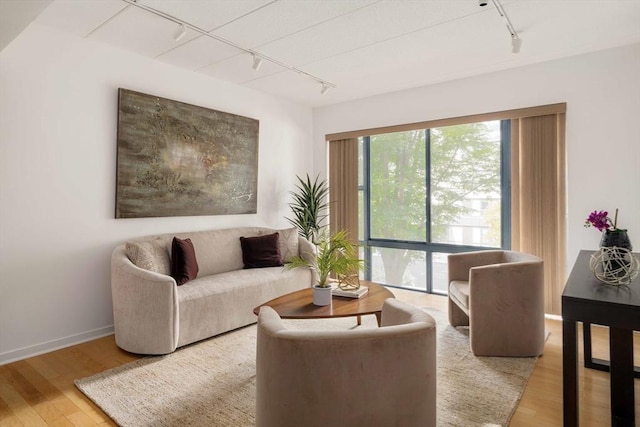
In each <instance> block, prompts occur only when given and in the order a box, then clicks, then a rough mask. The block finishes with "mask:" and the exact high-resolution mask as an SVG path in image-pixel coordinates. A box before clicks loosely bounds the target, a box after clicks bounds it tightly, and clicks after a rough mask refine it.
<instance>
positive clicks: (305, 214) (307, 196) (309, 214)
mask: <svg viewBox="0 0 640 427" xmlns="http://www.w3.org/2000/svg"><path fill="white" fill-rule="evenodd" d="M296 178H297V179H298V184H297V185H296V191H290V194H291V195H292V196H293V202H291V203H289V207H290V208H291V211H292V212H293V218H286V220H287V221H289V223H291V224H292V225H293V226H295V227H297V228H298V234H300V235H301V236H302V237H304V238H305V239H307V240H309V241H311V242H313V243H316V241H317V240H318V236H319V235H320V230H321V228H322V226H323V222H324V221H325V220H326V218H327V216H328V215H327V207H328V206H329V204H328V203H327V202H326V198H327V195H328V194H329V186H328V185H327V182H326V181H325V180H320V176H316V179H315V180H314V181H313V182H312V181H311V178H310V177H309V174H307V176H306V179H302V178H300V177H299V176H296Z"/></svg>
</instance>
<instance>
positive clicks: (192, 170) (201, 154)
mask: <svg viewBox="0 0 640 427" xmlns="http://www.w3.org/2000/svg"><path fill="white" fill-rule="evenodd" d="M258 129H259V121H258V120H255V119H251V118H248V117H243V116H238V115H235V114H230V113H225V112H222V111H216V110H212V109H208V108H204V107H198V106H195V105H190V104H186V103H183V102H178V101H172V100H170V99H165V98H160V97H157V96H152V95H146V94H143V93H139V92H134V91H131V90H127V89H122V88H121V89H119V90H118V155H117V172H116V176H117V183H116V187H117V188H116V218H143V217H164V216H192V215H193V216H195V215H233V214H250V213H256V209H257V186H258Z"/></svg>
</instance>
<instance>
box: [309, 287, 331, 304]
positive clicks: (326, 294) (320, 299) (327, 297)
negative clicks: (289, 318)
mask: <svg viewBox="0 0 640 427" xmlns="http://www.w3.org/2000/svg"><path fill="white" fill-rule="evenodd" d="M313 305H319V306H322V305H331V287H328V288H321V287H320V286H316V285H314V286H313Z"/></svg>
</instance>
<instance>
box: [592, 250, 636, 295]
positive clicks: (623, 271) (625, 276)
mask: <svg viewBox="0 0 640 427" xmlns="http://www.w3.org/2000/svg"><path fill="white" fill-rule="evenodd" d="M589 267H590V268H591V271H592V272H593V274H594V276H596V279H598V280H600V281H601V282H603V283H606V284H608V285H616V286H620V285H628V284H629V283H631V281H632V280H633V279H635V278H636V277H637V276H638V273H640V261H638V259H637V258H636V257H634V256H633V254H632V253H631V251H630V250H629V249H625V248H620V247H617V246H612V247H604V248H600V250H599V251H598V252H596V253H594V254H593V255H591V260H590V261H589Z"/></svg>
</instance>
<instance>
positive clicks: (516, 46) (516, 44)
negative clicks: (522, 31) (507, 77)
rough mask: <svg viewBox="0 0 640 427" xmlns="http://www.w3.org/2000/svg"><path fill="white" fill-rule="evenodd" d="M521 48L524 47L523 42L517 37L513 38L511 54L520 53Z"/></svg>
mask: <svg viewBox="0 0 640 427" xmlns="http://www.w3.org/2000/svg"><path fill="white" fill-rule="evenodd" d="M520 46H522V40H520V38H518V36H517V35H516V36H515V37H511V52H512V53H520Z"/></svg>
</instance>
